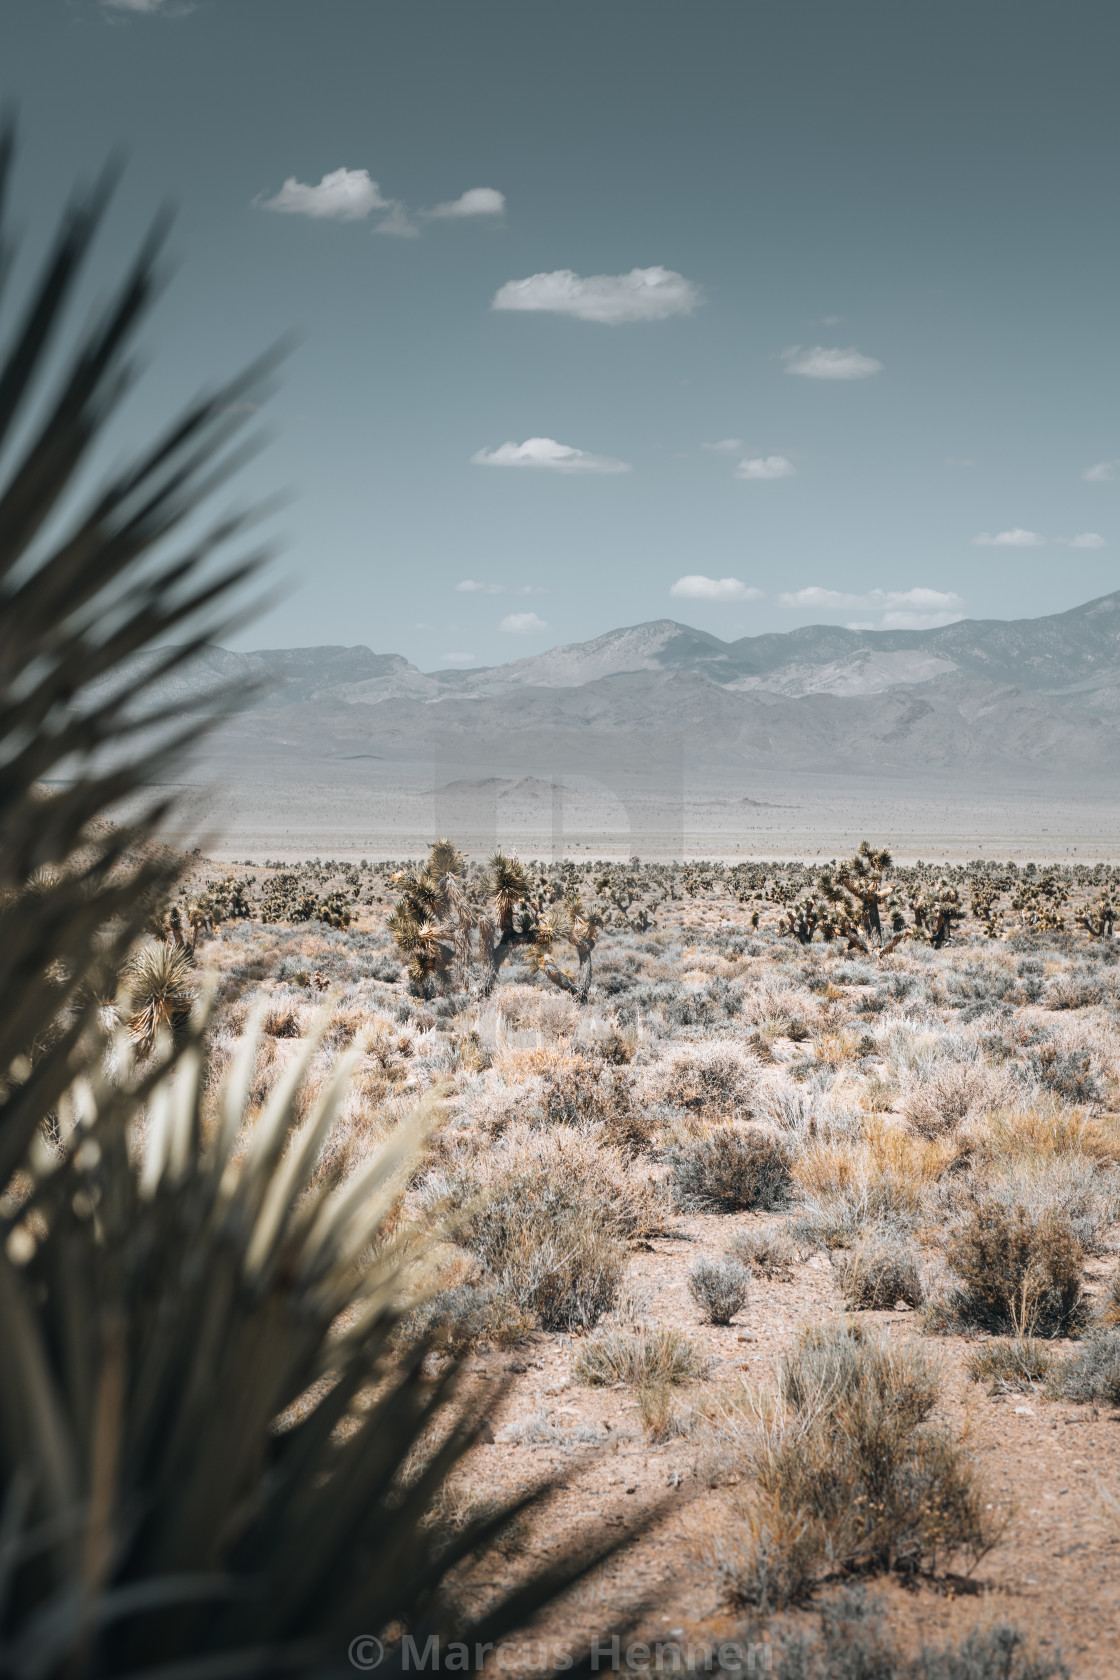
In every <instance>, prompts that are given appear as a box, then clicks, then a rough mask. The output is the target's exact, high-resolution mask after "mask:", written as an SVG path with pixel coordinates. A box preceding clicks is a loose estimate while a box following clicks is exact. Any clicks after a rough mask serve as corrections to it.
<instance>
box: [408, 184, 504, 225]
mask: <svg viewBox="0 0 1120 1680" xmlns="http://www.w3.org/2000/svg"><path fill="white" fill-rule="evenodd" d="M505 208H506V195H505V193H500V192H499V191H498V189H497V188H496V187H469V188H468V189H467V191H466V192H465V193H461V194H460V195H459V197H458V198H453V199H451V200H450V201H449V202H448V203H447V204H437V205H435V206H434V208H433V209H431V210H425V211H424V212H423V214H424V215H425V216H437V217H439V218H441V219H443V220H446V221H458V220H461V219H462V218H463V217H464V216H502V215H504V214H505Z"/></svg>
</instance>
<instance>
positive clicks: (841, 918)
mask: <svg viewBox="0 0 1120 1680" xmlns="http://www.w3.org/2000/svg"><path fill="white" fill-rule="evenodd" d="M890 866H891V855H890V853H889V852H888V851H886V850H876V848H875V847H874V846H872V845H871V843H870V842H869V841H867V840H861V841H860V845H859V851H858V852H857V853H856V855H855V857H853V858H849V859H848V861H847V862H846V863H841V864H839V865H836V866H834V867H832V868H829V869H823V870H822V871H821V874H820V878H819V882H818V886H819V890H820V892H821V893H822V894H823V895H824V897H825V898H826V899H827V900H828V902H829V903H830V904H831V905H832V906H833V908H834V914H835V922H836V931H837V933H838V934H840V935H841V936H842V937H843V938H844V939H846V940H847V942H848V949H849V950H852V951H862V952H863V953H864V954H865V955H866V956H869V957H870V956H874V957H885V956H886V955H887V954H888V952H890V951H893V950H894V949H895V947H896V946H898V945H899V944H900V943H901V942H902V940H903V939H905V938H906V937H907V933H908V929H907V927H906V922H905V918H904V917H903V915H902V910H901V906H900V905H899V902H898V898H897V896H896V888H895V885H894V883H893V882H890V881H887V880H885V879H884V877H885V876H886V873H887V871H888V870H889V869H890ZM884 914H885V916H886V921H887V927H886V928H884V926H883V920H884Z"/></svg>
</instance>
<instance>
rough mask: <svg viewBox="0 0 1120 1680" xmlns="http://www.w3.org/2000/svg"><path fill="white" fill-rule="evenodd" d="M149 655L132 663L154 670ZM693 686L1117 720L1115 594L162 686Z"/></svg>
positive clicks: (487, 689) (212, 669)
mask: <svg viewBox="0 0 1120 1680" xmlns="http://www.w3.org/2000/svg"><path fill="white" fill-rule="evenodd" d="M157 658H158V655H157V654H155V653H152V654H146V655H141V656H139V658H138V661H137V664H140V663H143V662H148V661H151V662H154V661H155V660H156V659H157ZM641 671H650V672H662V673H666V674H668V673H676V674H686V673H687V674H689V675H692V676H696V677H699V678H702V679H703V680H704V681H705V682H707V683H711V684H713V685H715V686H717V687H719V688H723V689H727V690H730V691H732V692H738V693H743V694H748V693H750V694H754V695H756V696H757V698H758V699H760V700H763V701H765V700H767V698H768V697H773V698H774V699H775V700H777V699H779V698H780V699H797V698H801V697H803V696H807V695H810V694H834V695H838V696H845V697H854V696H859V695H873V694H882V693H884V692H886V691H888V690H890V689H895V688H909V687H915V686H922V685H924V684H926V683H929V682H934V681H938V680H941V679H945V678H947V677H951V676H953V675H960V676H962V677H972V678H981V679H986V680H987V681H989V682H997V683H1014V684H1017V685H1019V686H1020V687H1023V688H1027V689H1031V690H1035V691H1037V692H1039V693H1046V694H1053V695H1061V696H1065V697H1066V698H1067V699H1069V700H1070V701H1071V702H1072V703H1073V704H1075V705H1078V706H1084V707H1087V708H1089V709H1091V710H1100V711H1113V710H1120V590H1118V591H1116V592H1114V593H1113V594H1111V595H1103V596H1100V597H1099V598H1098V599H1096V600H1093V601H1087V602H1085V603H1084V605H1082V606H1078V607H1073V608H1071V609H1070V610H1069V611H1068V612H1063V613H1054V614H1051V615H1049V616H1047V617H1043V618H1022V619H1012V620H1003V619H968V618H966V619H959V620H958V621H957V622H956V623H955V624H947V625H943V626H941V627H940V628H938V629H933V630H848V629H845V628H843V627H842V626H839V625H826V624H811V625H805V626H803V627H802V628H800V629H797V630H786V631H774V632H770V633H768V634H766V635H761V636H743V637H741V638H740V639H739V640H738V641H733V642H724V641H721V640H720V639H719V638H718V637H717V636H712V635H709V634H708V633H707V632H706V631H703V630H694V629H692V628H690V627H689V626H688V625H684V624H678V623H677V622H676V621H675V620H673V619H669V618H663V619H654V620H652V621H651V622H649V623H646V624H637V625H633V626H630V627H627V628H624V629H618V630H611V631H608V632H607V634H606V635H603V636H596V637H594V638H593V639H592V640H590V641H587V642H571V643H568V644H566V645H564V646H560V647H555V648H550V649H549V650H548V651H547V652H546V653H540V654H533V655H530V656H529V657H527V658H524V659H516V660H512V661H510V662H509V663H507V664H503V665H494V666H489V667H480V668H476V669H471V670H455V671H447V670H443V671H427V672H425V671H421V670H420V669H419V668H418V667H417V666H415V665H412V664H410V663H409V661H408V660H407V659H404V658H403V657H402V656H401V655H400V654H392V653H374V652H373V651H372V649H370V648H368V647H362V646H357V647H331V646H328V647H309V648H263V649H260V650H257V651H254V652H251V653H236V652H231V651H229V650H228V649H225V648H219V647H211V648H207V649H206V650H205V652H204V653H203V654H202V655H201V656H200V657H199V658H198V660H196V661H195V662H194V663H193V664H192V666H191V667H190V668H189V669H188V670H184V671H183V672H182V673H179V674H177V675H175V676H174V677H173V678H171V679H169V680H168V682H167V684H166V688H165V691H166V694H167V697H168V698H170V699H172V700H174V699H182V700H183V701H184V702H185V701H186V700H187V699H189V697H190V696H191V695H192V694H194V693H197V692H199V691H201V690H202V689H204V688H206V687H209V686H212V685H213V683H214V682H215V681H220V682H246V681H249V682H256V683H258V684H261V685H262V687H261V688H260V690H259V692H258V693H257V694H256V695H255V696H254V698H253V699H252V700H251V701H250V702H249V704H250V705H252V706H254V707H258V706H265V707H277V706H289V705H293V704H297V705H298V704H306V703H315V702H323V701H336V702H342V703H344V704H348V705H363V706H372V705H381V704H384V703H386V702H388V701H392V700H414V701H422V702H435V701H445V700H450V699H467V698H474V699H489V698H494V697H496V696H499V695H503V694H510V693H513V692H514V691H516V690H519V689H529V688H545V689H558V688H559V689H567V688H581V687H583V686H585V685H586V684H588V683H598V682H602V681H604V680H606V679H611V678H616V677H620V676H623V675H631V674H633V673H636V672H641Z"/></svg>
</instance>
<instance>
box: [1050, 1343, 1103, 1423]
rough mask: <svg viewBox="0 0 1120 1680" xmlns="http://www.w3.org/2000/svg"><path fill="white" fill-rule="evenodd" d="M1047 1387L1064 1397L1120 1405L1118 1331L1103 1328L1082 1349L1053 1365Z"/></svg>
mask: <svg viewBox="0 0 1120 1680" xmlns="http://www.w3.org/2000/svg"><path fill="white" fill-rule="evenodd" d="M1049 1386H1050V1391H1051V1393H1052V1394H1055V1395H1058V1396H1060V1398H1061V1399H1063V1400H1097V1401H1102V1402H1104V1403H1105V1404H1106V1405H1109V1406H1120V1331H1117V1330H1102V1331H1101V1332H1100V1333H1099V1334H1098V1335H1096V1336H1094V1337H1093V1338H1092V1340H1091V1341H1089V1342H1087V1343H1086V1345H1085V1347H1084V1348H1083V1349H1082V1350H1081V1352H1079V1353H1075V1354H1074V1355H1073V1357H1072V1358H1071V1359H1063V1360H1062V1361H1061V1362H1060V1363H1057V1364H1055V1365H1054V1366H1053V1368H1052V1369H1051V1371H1050V1384H1049Z"/></svg>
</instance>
